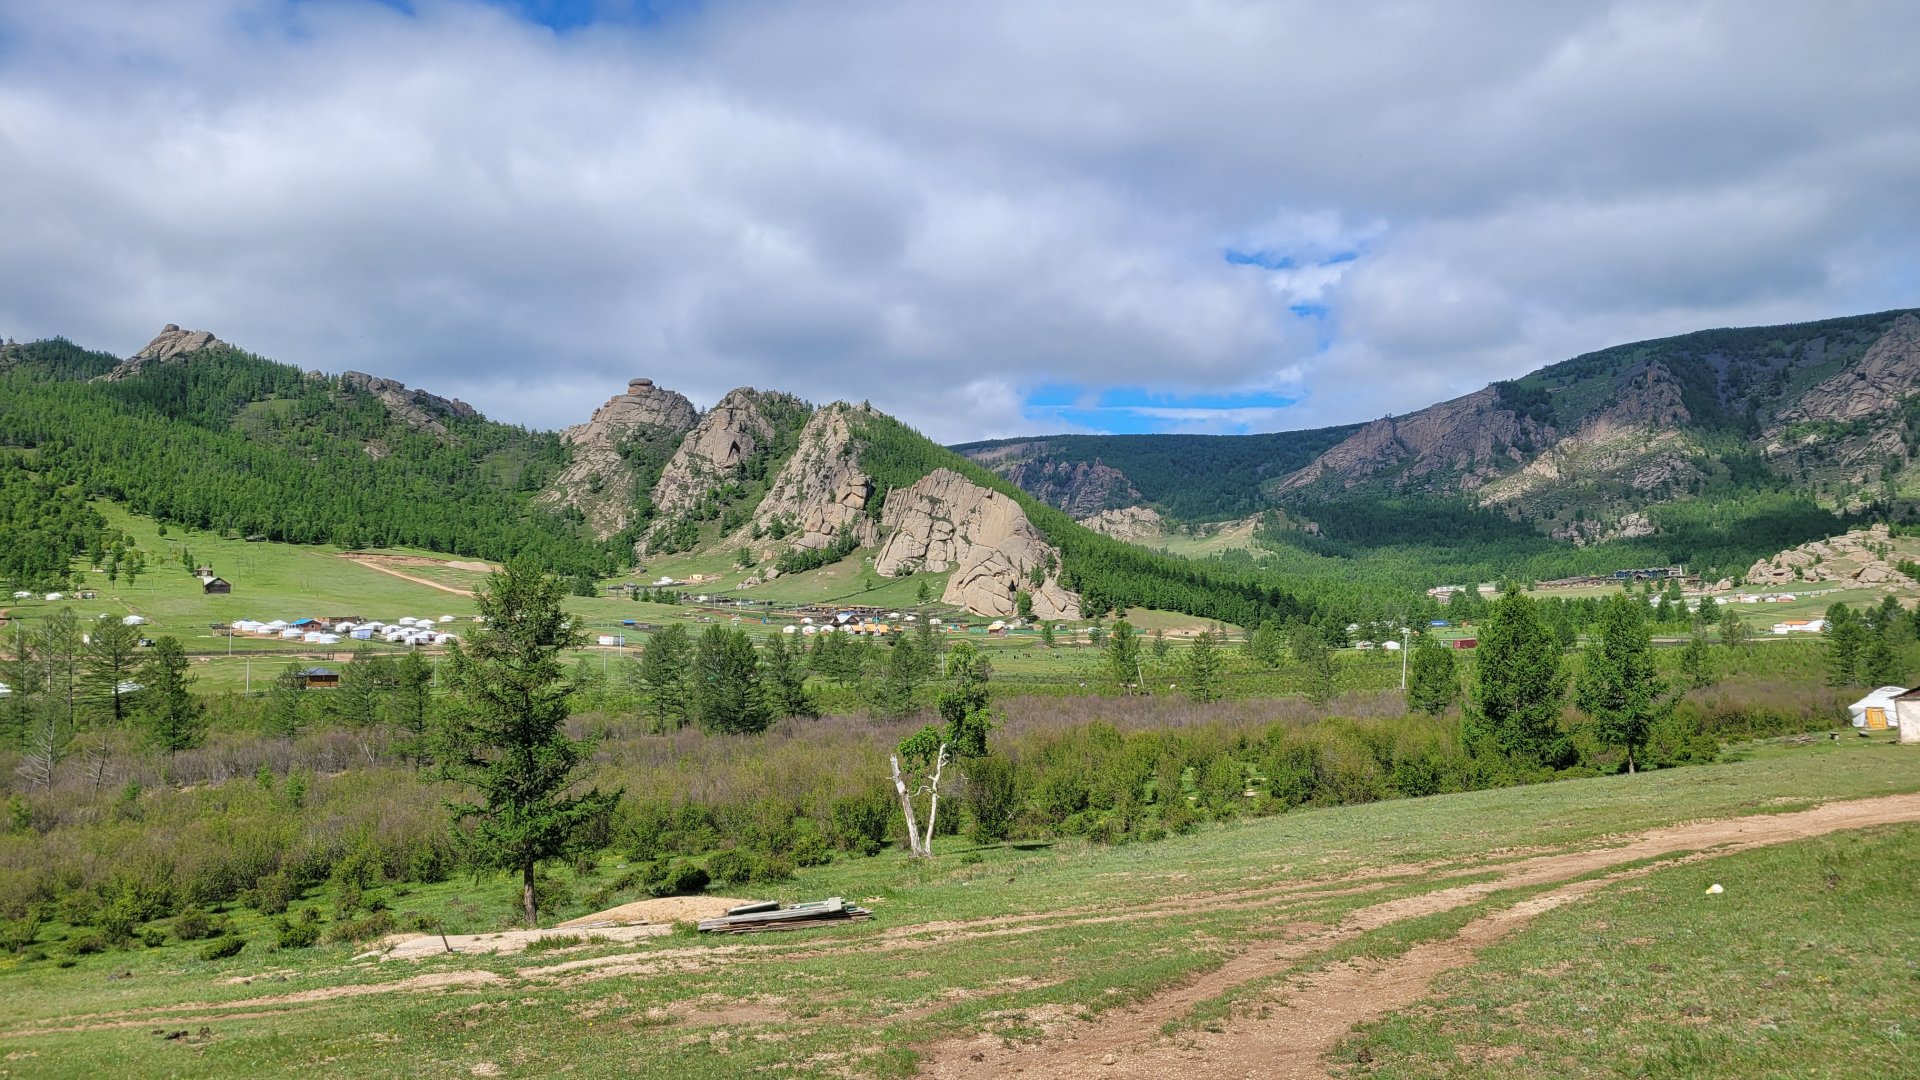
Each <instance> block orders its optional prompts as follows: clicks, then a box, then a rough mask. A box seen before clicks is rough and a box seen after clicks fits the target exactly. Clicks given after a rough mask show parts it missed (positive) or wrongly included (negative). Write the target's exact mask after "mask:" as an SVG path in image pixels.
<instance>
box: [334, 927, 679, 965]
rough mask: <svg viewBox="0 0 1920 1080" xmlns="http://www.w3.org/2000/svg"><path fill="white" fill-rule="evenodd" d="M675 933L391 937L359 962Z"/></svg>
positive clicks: (623, 930)
mask: <svg viewBox="0 0 1920 1080" xmlns="http://www.w3.org/2000/svg"><path fill="white" fill-rule="evenodd" d="M671 933H673V925H672V924H671V923H656V924H644V923H643V924H637V925H631V926H600V927H596V928H595V929H592V930H585V929H571V928H566V927H554V928H553V929H551V930H502V931H500V932H498V933H494V934H447V935H444V936H443V935H440V934H391V935H388V936H387V937H384V938H381V939H380V941H379V943H378V944H377V945H376V946H375V947H374V949H373V951H371V952H364V953H361V954H360V955H359V956H356V957H354V959H356V960H425V959H427V958H428V957H432V956H445V955H447V954H448V953H461V954H464V955H467V956H480V955H485V954H487V953H517V952H525V951H526V950H527V946H529V945H532V944H533V943H534V942H536V941H544V940H546V939H548V938H579V939H581V940H582V943H583V944H591V943H592V939H594V938H598V939H599V940H601V941H605V942H627V941H639V940H640V939H642V938H650V937H662V936H664V935H667V934H671Z"/></svg>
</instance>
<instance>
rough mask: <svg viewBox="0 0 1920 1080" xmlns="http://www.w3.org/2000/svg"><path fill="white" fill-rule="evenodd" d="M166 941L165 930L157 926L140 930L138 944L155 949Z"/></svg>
mask: <svg viewBox="0 0 1920 1080" xmlns="http://www.w3.org/2000/svg"><path fill="white" fill-rule="evenodd" d="M166 943H167V932H166V931H165V930H162V929H160V928H159V927H157V926H150V927H148V928H147V929H145V930H142V931H140V944H142V945H145V946H146V947H147V948H149V949H157V948H159V947H160V946H162V945H165V944H166Z"/></svg>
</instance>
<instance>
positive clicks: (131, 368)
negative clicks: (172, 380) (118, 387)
mask: <svg viewBox="0 0 1920 1080" xmlns="http://www.w3.org/2000/svg"><path fill="white" fill-rule="evenodd" d="M225 344H226V342H224V341H221V340H220V339H219V338H217V337H214V336H213V332H212V331H210V330H182V329H180V326H179V324H178V323H168V324H167V325H166V326H164V327H162V328H161V330H160V333H158V334H156V335H155V336H154V339H153V340H152V341H149V342H147V345H146V347H145V348H143V349H141V350H140V351H139V352H137V353H134V354H133V355H132V356H129V357H127V358H126V359H125V360H122V361H121V362H120V363H118V364H116V365H114V369H113V370H112V371H109V372H107V373H106V374H105V375H102V376H100V380H101V381H102V382H119V381H120V380H122V379H127V378H131V377H132V376H134V375H135V374H137V373H138V372H139V371H140V370H141V369H142V368H145V367H147V366H148V365H150V364H171V363H174V362H176V361H179V360H181V359H183V358H185V357H186V356H188V355H189V354H192V353H196V352H199V351H200V350H201V349H209V348H212V347H214V346H216V345H222V346H224V345H225Z"/></svg>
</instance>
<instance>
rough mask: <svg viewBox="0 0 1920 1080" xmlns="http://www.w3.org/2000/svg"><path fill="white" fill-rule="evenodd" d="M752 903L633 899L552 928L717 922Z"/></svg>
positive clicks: (721, 898) (720, 898)
mask: <svg viewBox="0 0 1920 1080" xmlns="http://www.w3.org/2000/svg"><path fill="white" fill-rule="evenodd" d="M751 903H753V901H751V900H739V899H735V898H734V897H730V896H662V897H657V898H655V899H652V900H636V901H634V902H633V903H631V904H621V905H620V906H618V907H610V908H608V909H606V910H605V911H596V912H594V913H593V914H591V915H582V916H580V917H579V918H577V919H568V920H567V921H566V922H563V923H560V924H559V925H558V926H556V927H555V928H554V929H556V930H567V929H584V928H594V927H602V926H637V925H641V924H643V923H676V922H699V921H700V920H701V919H717V918H719V917H720V916H722V915H725V914H726V913H727V910H728V909H729V908H736V907H740V906H741V905H743V904H751Z"/></svg>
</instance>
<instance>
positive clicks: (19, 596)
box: [13, 589, 33, 600]
mask: <svg viewBox="0 0 1920 1080" xmlns="http://www.w3.org/2000/svg"><path fill="white" fill-rule="evenodd" d="M13 598H14V599H15V600H31V599H33V594H32V593H30V592H27V591H26V590H25V589H22V590H21V591H19V592H17V593H14V594H13Z"/></svg>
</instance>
